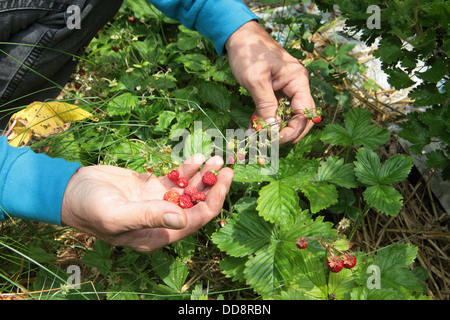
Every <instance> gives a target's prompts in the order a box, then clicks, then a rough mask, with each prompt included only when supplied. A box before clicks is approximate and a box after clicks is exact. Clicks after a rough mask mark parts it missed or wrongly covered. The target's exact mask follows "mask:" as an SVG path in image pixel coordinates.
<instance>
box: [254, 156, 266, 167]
mask: <svg viewBox="0 0 450 320" xmlns="http://www.w3.org/2000/svg"><path fill="white" fill-rule="evenodd" d="M256 162H257V163H258V164H259V165H260V166H261V167H264V165H265V164H266V159H264V158H263V157H258V159H256Z"/></svg>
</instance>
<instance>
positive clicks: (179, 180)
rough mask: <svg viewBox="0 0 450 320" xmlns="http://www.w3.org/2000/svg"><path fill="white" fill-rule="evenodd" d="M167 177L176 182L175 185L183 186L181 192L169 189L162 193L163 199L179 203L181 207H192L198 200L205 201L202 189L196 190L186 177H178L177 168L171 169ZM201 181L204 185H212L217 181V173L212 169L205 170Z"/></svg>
mask: <svg viewBox="0 0 450 320" xmlns="http://www.w3.org/2000/svg"><path fill="white" fill-rule="evenodd" d="M167 176H168V178H169V179H170V180H172V181H174V182H176V184H177V186H178V187H180V188H183V189H184V191H183V194H179V193H178V191H177V190H169V191H167V192H166V193H165V194H164V197H163V200H166V201H169V202H172V203H174V204H177V205H179V206H180V207H181V208H183V209H189V208H192V207H193V206H194V205H195V204H197V203H198V202H199V201H205V200H206V195H205V193H204V192H203V191H198V190H197V188H196V187H194V186H190V185H189V180H188V179H187V178H186V177H180V172H179V171H178V170H172V171H171V172H170V173H169V174H168V175H167ZM202 182H203V183H204V184H205V185H206V186H213V185H214V184H216V182H217V175H216V173H215V172H214V171H208V172H206V173H205V174H204V175H203V177H202Z"/></svg>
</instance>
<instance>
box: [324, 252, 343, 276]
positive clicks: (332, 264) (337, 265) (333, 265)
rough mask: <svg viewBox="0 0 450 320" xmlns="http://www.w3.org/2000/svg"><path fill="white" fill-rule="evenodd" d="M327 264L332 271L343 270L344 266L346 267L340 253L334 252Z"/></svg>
mask: <svg viewBox="0 0 450 320" xmlns="http://www.w3.org/2000/svg"><path fill="white" fill-rule="evenodd" d="M327 266H328V269H330V271H331V272H336V273H337V272H339V271H341V270H342V268H343V267H344V261H343V260H342V259H341V257H340V256H339V255H336V254H334V253H332V254H331V255H330V256H329V257H328V262H327Z"/></svg>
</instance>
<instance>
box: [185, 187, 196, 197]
mask: <svg viewBox="0 0 450 320" xmlns="http://www.w3.org/2000/svg"><path fill="white" fill-rule="evenodd" d="M196 192H198V191H197V188H196V187H194V186H187V187H186V188H184V194H185V195H187V196H189V197H191V198H192V196H193V195H194V194H195V193H196Z"/></svg>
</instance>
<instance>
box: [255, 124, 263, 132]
mask: <svg viewBox="0 0 450 320" xmlns="http://www.w3.org/2000/svg"><path fill="white" fill-rule="evenodd" d="M262 129H263V125H262V123H258V124H257V125H256V126H255V130H256V131H261V130H262Z"/></svg>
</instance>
